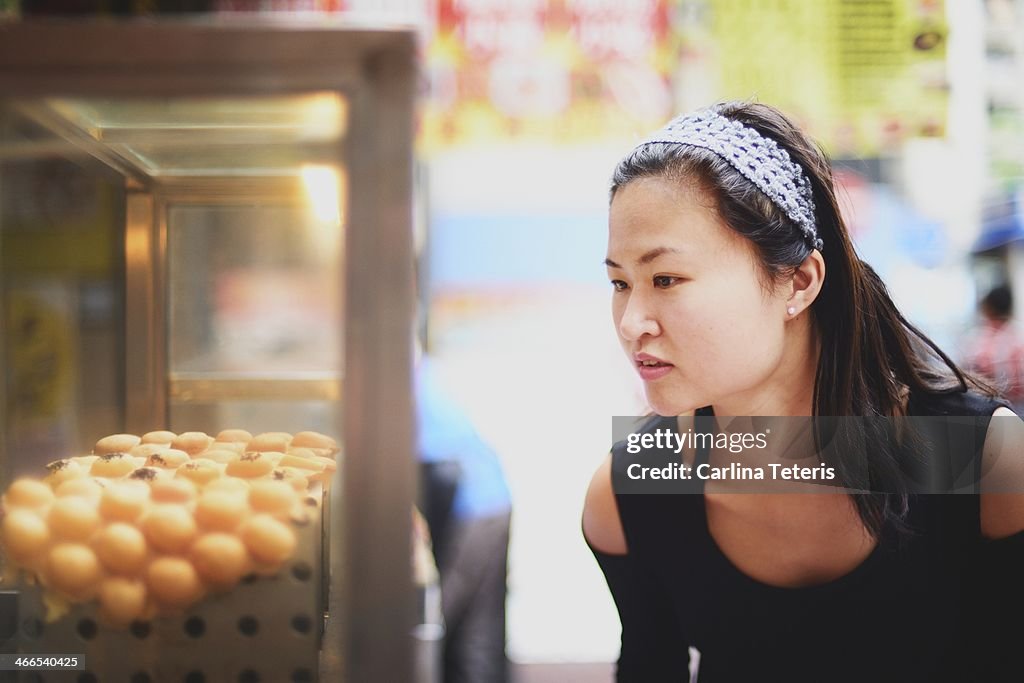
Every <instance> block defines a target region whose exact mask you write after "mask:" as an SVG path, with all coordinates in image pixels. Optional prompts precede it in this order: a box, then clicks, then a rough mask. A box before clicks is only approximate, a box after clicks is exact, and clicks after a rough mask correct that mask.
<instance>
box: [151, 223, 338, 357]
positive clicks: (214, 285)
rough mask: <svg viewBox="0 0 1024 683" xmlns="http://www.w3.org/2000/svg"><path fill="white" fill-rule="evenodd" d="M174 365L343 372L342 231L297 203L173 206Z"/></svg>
mask: <svg viewBox="0 0 1024 683" xmlns="http://www.w3.org/2000/svg"><path fill="white" fill-rule="evenodd" d="M167 249H168V263H169V266H168V267H169V283H170V292H169V294H170V300H169V302H170V330H172V334H171V337H170V370H171V373H172V375H174V374H175V373H197V372H201V373H209V372H221V373H237V374H242V375H258V376H275V375H276V376H280V375H281V373H288V372H304V371H325V370H326V371H339V370H340V353H339V349H340V347H341V324H342V323H341V302H340V296H339V288H340V273H339V268H340V263H341V255H340V249H341V229H340V227H339V226H338V224H337V223H335V222H333V221H329V220H328V221H324V220H321V219H319V218H317V216H316V215H314V213H313V212H312V211H310V210H309V209H308V208H307V207H304V206H301V205H297V206H276V207H274V206H270V207H267V206H259V207H249V206H173V207H171V209H170V210H169V212H168V247H167Z"/></svg>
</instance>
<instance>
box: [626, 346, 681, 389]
mask: <svg viewBox="0 0 1024 683" xmlns="http://www.w3.org/2000/svg"><path fill="white" fill-rule="evenodd" d="M633 362H634V363H635V364H636V369H637V372H639V373H640V377H642V378H643V379H644V381H648V382H649V381H651V380H656V379H660V378H662V377H664V376H665V375H667V374H668V373H670V372H672V368H673V367H675V366H674V365H672V364H671V363H666V362H665V361H663V360H661V359H660V358H656V357H655V356H651V355H649V354H646V353H637V354H635V355H634V356H633Z"/></svg>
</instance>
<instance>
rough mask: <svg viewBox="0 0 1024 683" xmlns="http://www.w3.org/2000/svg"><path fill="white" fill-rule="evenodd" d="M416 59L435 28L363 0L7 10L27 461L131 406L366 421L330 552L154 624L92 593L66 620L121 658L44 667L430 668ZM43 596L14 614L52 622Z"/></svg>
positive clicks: (17, 402) (22, 446) (21, 635)
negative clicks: (148, 629) (350, 18)
mask: <svg viewBox="0 0 1024 683" xmlns="http://www.w3.org/2000/svg"><path fill="white" fill-rule="evenodd" d="M414 59H415V54H414V40H413V35H412V33H411V32H410V31H406V30H402V29H398V28H393V29H372V28H366V27H354V26H351V25H346V24H344V23H338V22H337V21H335V20H330V21H324V20H317V21H316V22H315V23H309V22H306V21H300V20H294V19H293V20H288V21H285V22H282V21H281V20H274V21H268V20H253V19H242V20H239V19H237V18H235V19H234V20H232V21H228V22H225V21H224V20H215V19H203V20H196V19H189V20H179V21H159V22H147V23H117V22H109V21H107V22H98V21H97V22H57V23H30V22H26V23H9V24H2V23H0V264H2V278H0V320H2V321H3V326H4V328H3V330H4V331H3V335H2V337H0V357H2V358H3V372H4V381H3V382H2V383H0V400H2V405H3V407H4V408H3V420H4V422H3V435H2V437H0V488H6V486H7V484H8V483H9V482H11V481H13V480H14V479H16V478H18V477H21V476H31V475H32V474H33V473H36V474H38V473H39V472H40V471H43V468H44V466H45V465H46V464H47V463H49V462H51V461H54V460H59V459H61V458H67V457H69V456H71V455H80V454H85V453H89V452H90V450H91V449H92V448H93V444H94V443H96V441H97V439H99V438H100V437H103V436H104V435H108V434H116V433H129V434H144V433H146V432H151V431H153V430H170V431H172V432H177V433H182V432H191V431H198V432H205V433H208V434H211V435H212V434H216V433H217V432H218V431H220V430H224V429H229V428H238V429H244V430H248V431H249V432H251V433H252V434H258V433H268V432H281V433H297V432H301V431H304V430H311V431H315V432H322V433H324V434H329V435H332V436H334V437H336V438H337V441H338V443H339V446H340V454H339V455H338V471H337V472H336V473H335V478H334V481H333V485H332V486H330V487H329V488H326V489H325V490H326V491H327V493H325V497H324V500H323V507H322V508H321V510H322V513H321V515H320V519H319V520H318V522H317V524H315V525H313V527H312V528H313V531H308V530H307V531H305V532H301V533H300V539H299V554H300V557H302V556H303V555H302V554H303V553H305V556H304V562H305V563H306V565H307V566H309V567H310V568H312V569H313V570H314V572H313V573H314V574H315V576H314V580H312V581H307V580H306V579H303V578H302V577H301V576H300V574H303V573H305V572H304V571H303V572H299V571H298V570H294V569H293V571H292V574H294V575H295V577H298V580H299V584H296V583H295V581H292V583H287V584H285V583H276V584H275V583H273V582H271V581H269V580H268V581H255V582H252V583H251V585H248V584H247V585H244V586H242V585H240V586H239V588H238V590H237V591H236V592H235V593H233V594H231V595H227V596H221V597H220V598H219V599H220V600H221V602H220V603H217V604H218V605H219V606H218V607H217V610H212V608H211V607H209V605H207V606H206V607H201V606H200V607H197V608H195V609H196V610H201V609H206V610H207V611H206V612H201V611H195V612H186V613H184V614H181V615H178V617H177V618H178V619H179V622H175V625H174V626H167V625H166V624H165V625H164V626H163V627H157V628H156V630H155V633H156V634H157V635H155V636H154V637H153V639H151V640H150V641H148V643H149V644H148V645H147V644H146V643H143V642H141V641H138V642H136V641H135V640H132V638H133V635H132V634H131V633H115V634H111V635H110V638H109V639H107V640H106V641H105V642H104V638H102V637H97V636H96V633H95V632H94V631H93V630H92V627H90V628H87V629H86V630H87V631H88V632H89V633H91V634H92V636H91V637H86V635H87V634H83V630H82V626H81V624H82V623H83V622H82V621H80V622H79V623H78V628H77V635H76V634H75V633H74V632H73V631H74V629H73V628H72V629H71V630H70V631H68V635H67V637H68V638H70V640H67V641H64V642H67V643H69V646H71V645H74V644H76V643H77V644H79V645H80V652H82V653H85V654H86V667H87V669H88V667H89V666H92V667H94V669H89V671H88V675H91V676H93V678H88V677H84V678H83V676H86V674H83V673H81V672H79V673H78V674H67V675H69V676H71V677H69V678H47V677H45V676H46V674H42V676H43V677H40V678H39V679H38V680H46V681H49V680H75V681H87V680H102V681H107V680H115V679H116V680H121V678H122V677H123V678H124V680H126V681H127V680H131V681H133V683H134V682H136V681H143V680H187V681H190V682H192V681H201V680H205V681H210V682H212V681H221V680H225V681H228V680H230V681H234V680H239V681H243V680H245V681H256V680H264V681H283V680H296V681H299V680H331V681H340V680H343V681H368V680H389V681H406V680H424V675H425V674H424V673H423V672H422V671H414V662H419V663H418V664H416V665H415V666H417V667H419V668H420V669H422V668H423V667H424V664H423V662H424V661H426V660H424V658H423V656H422V651H420V650H417V647H416V645H415V642H414V640H415V638H414V635H413V634H414V633H423V632H424V631H423V629H422V628H420V629H417V628H416V627H417V626H418V625H421V622H422V621H423V618H422V617H423V614H422V613H423V610H422V604H421V602H422V592H420V593H417V590H416V586H415V585H414V579H413V569H412V558H411V552H410V541H409V539H410V538H411V537H412V533H413V525H412V522H411V519H410V510H411V508H412V504H413V500H414V489H415V474H414V473H415V466H414V458H413V445H412V444H413V424H412V397H411V391H410V386H411V363H412V358H411V353H412V349H411V340H412V337H413V335H412V327H413V321H414V316H413V267H412V264H413V253H412V249H413V247H412V226H411V222H412V199H411V195H412V129H413V119H412V101H413V91H414V63H415V62H414ZM295 566H296V567H297V566H298V565H295ZM285 579H288V577H287V576H286V577H285ZM283 580H284V579H282V581H283ZM421 583H422V581H421ZM300 584H301V585H300ZM296 586H297V587H296ZM421 588H422V586H421ZM0 590H5V591H7V592H8V595H11V594H13V593H16V592H17V588H16V587H14V586H12V585H10V582H9V581H8V583H7V584H0ZM306 603H308V604H309V605H310V607H309V609H308V610H307V611H306V612H304V613H303V614H304V617H303V618H304V619H305V621H301V623H300V626H302V628H300V627H299V626H296V625H295V624H296V623H299V622H296V621H295V619H296V618H292V617H290V616H289V618H291V619H292V621H291V627H290V628H289V627H288V626H287V625H286V626H284V627H281V628H275V627H274V626H272V625H270V624H271V621H272V619H273V615H274V614H275V613H276V612H277V611H279V610H280V613H281V614H287V615H291V614H292V613H294V611H295V608H294V606H295V605H299V604H306ZM7 604H11V603H7ZM20 604H21V610H22V612H21V614H20V616H19V617H18V619H17V623H14V624H12V625H11V626H10V628H11V629H13V631H14V634H13V636H12V638H11V640H10V642H16V641H18V640H19V639H26V638H27V639H28V640H32V638H33V634H31V633H28V634H26V632H25V629H26V628H27V629H28V631H32V630H33V629H36V630H38V629H39V628H44V627H42V626H41V624H40V623H39V622H38V621H37V620H35V618H34V617H33V618H32V619H28V618H26V610H29V611H31V608H30V607H26V603H25V602H24V601H22V603H20ZM211 610H212V611H211ZM238 610H241V612H245V613H246V614H247V615H249V613H253V614H251V615H249V616H250V617H253V618H262V619H264V620H265V621H264V622H262V623H265V624H267V626H264V628H263V630H262V636H261V637H263V638H264V640H263V641H260V642H257V641H258V640H259V639H258V638H256V637H255V635H254V634H253V633H244V629H242V627H241V626H240V625H239V624H241V623H242V622H241V621H238V619H240V618H241V616H240V615H241V612H239V613H238V614H236V611H238ZM256 611H258V612H259V615H264V616H262V617H260V616H259V615H256V614H255V612H256ZM310 611H312V612H313V613H314V614H313V615H310V614H309V612H310ZM320 612H322V613H323V616H324V620H323V624H324V625H323V628H322V629H321V628H317V627H314V625H316V624H319V618H318V617H319V614H320ZM215 613H216V614H221V615H224V614H228V615H229V617H230V618H226V619H221V620H222V621H225V623H226V624H227V625H226V626H223V628H222V629H221V630H218V628H220V627H215V624H214V622H216V621H217V619H218V617H216V616H214V614H215ZM190 615H191V617H190ZM197 615H199V616H201V617H202V618H203V619H205V620H206V621H204V622H203V624H204V627H203V629H202V630H204V631H205V634H201V635H202V636H203V637H202V638H200V637H199V636H196V635H195V633H193V632H189V631H188V626H187V624H188V623H189V619H190V618H191V619H193V621H192V622H191V623H192V624H193V629H192V630H193V631H195V630H196V629H195V628H194V626H195V623H196V622H195V621H194V620H195V619H196V618H199V617H197ZM310 616H312V617H313V618H312V620H311V622H312V625H311V623H310V619H309V618H310ZM0 621H2V620H0ZM85 621H88V620H87V619H86V620H85ZM257 621H258V619H257ZM182 624H184V626H182ZM179 626H181V627H182V628H184V629H185V635H184V636H183V635H182V633H181V632H180V631H178V630H176V629H178V627H179ZM0 628H2V625H0ZM69 628H70V627H69ZM161 628H163V630H160V629H161ZM224 629H226V630H224ZM239 630H242V631H243V634H242V636H239V635H238V633H237V631H239ZM250 630H251V629H250ZM228 631H231V633H230V634H228V635H225V634H227V632H228ZM99 635H100V636H104V635H105V634H104V632H103V631H102V624H100V634H99ZM76 637H77V638H78V639H79V640H77V641H76V640H74V638H76ZM134 637H136V638H138V636H137V635H136V636H134ZM0 640H3V638H2V634H0ZM39 640H40V639H39V635H38V633H36V634H35V641H36V642H37V643H38V641H39ZM26 642H27V641H26ZM132 647H135V648H136V649H139V650H140V651H145V652H147V654H145V657H143V658H142V659H139V660H138V661H139V662H141V663H137V665H136V664H133V665H132V666H133V667H134V668H132V667H128V666H127V665H118V666H115V665H114V664H113V663H112V662H113V660H115V659H117V656H116V652H124V651H125V650H126V649H130V648H132ZM104 648H106V649H104ZM176 648H177V649H176ZM30 651H35V650H30ZM292 651H294V653H295V655H294V658H295V662H297V663H288V662H286V661H285V660H288V658H289V657H290V656H291V652H292ZM190 652H191V653H192V654H189V653H190ZM181 653H185V654H181ZM172 654H173V655H174V657H178V658H179V659H180V658H184V659H188V658H189V657H192V659H193V660H194V661H188V662H184V663H182V662H178V663H176V664H168V663H166V662H164V660H166V659H168V658H169V657H170V656H171V655H172ZM90 655H91V658H92V663H91V664H90V661H89V659H90ZM140 656H141V655H140ZM121 658H122V659H123V658H124V657H123V656H122V657H121ZM129 659H130V657H129ZM428 659H429V658H428ZM122 664H123V663H122ZM104 667H106V668H104ZM147 667H148V668H147ZM204 667H206V668H205V669H204ZM275 667H276V668H275ZM115 670H116V673H115ZM189 676H192V678H189ZM197 676H198V677H197Z"/></svg>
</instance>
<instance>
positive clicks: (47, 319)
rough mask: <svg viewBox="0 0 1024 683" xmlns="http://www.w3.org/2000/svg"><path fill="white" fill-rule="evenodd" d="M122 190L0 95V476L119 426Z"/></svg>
mask: <svg viewBox="0 0 1024 683" xmlns="http://www.w3.org/2000/svg"><path fill="white" fill-rule="evenodd" d="M124 195H125V193H124V183H123V180H122V179H121V178H120V177H119V176H116V175H115V174H113V173H111V172H110V171H109V169H107V168H106V167H104V166H102V165H101V164H99V163H98V162H96V161H94V160H93V159H91V158H90V157H88V156H86V155H85V154H83V153H81V152H77V151H76V150H75V149H74V148H73V147H71V146H70V145H67V144H65V143H64V142H63V141H61V140H60V139H59V138H57V137H56V136H54V135H53V134H51V133H49V132H47V131H46V130H44V129H43V128H42V127H40V126H38V125H36V124H35V123H33V122H31V121H29V120H28V119H27V118H26V117H24V116H22V115H21V114H20V112H19V111H17V110H16V109H15V108H14V107H12V106H10V103H7V102H0V311H2V315H0V324H2V326H3V330H2V336H0V359H2V363H3V366H2V382H3V385H2V388H0V396H2V397H3V415H2V421H0V429H2V435H0V440H2V442H0V481H2V480H3V475H4V474H6V475H8V476H18V475H19V474H36V475H37V474H38V473H39V471H40V468H41V467H42V465H44V464H45V463H47V462H49V461H51V460H54V459H57V458H61V457H65V456H67V455H68V454H71V453H76V452H77V453H81V452H87V451H88V450H89V449H90V448H91V446H92V444H93V443H94V442H95V441H96V439H98V438H99V437H101V436H103V435H105V434H111V433H115V432H118V431H120V427H121V424H122V422H123V419H124V364H123V358H124V346H123V343H124V276H123V249H124V247H123V243H124V234H123V227H124V215H123V211H124ZM4 455H5V456H6V463H5V462H3V461H4V457H3V456H4Z"/></svg>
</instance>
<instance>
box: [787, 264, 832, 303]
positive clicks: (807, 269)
mask: <svg viewBox="0 0 1024 683" xmlns="http://www.w3.org/2000/svg"><path fill="white" fill-rule="evenodd" d="M824 283H825V259H823V258H822V257H821V252H820V251H818V250H817V249H815V250H813V251H812V252H811V253H810V254H808V255H807V258H805V259H804V261H803V263H801V264H800V265H799V266H797V267H796V270H794V271H793V275H792V277H791V278H790V282H789V291H788V292H787V294H788V298H787V299H786V312H787V313H789V315H790V317H795V316H797V315H800V314H801V313H803V312H804V311H805V310H807V309H808V308H810V307H811V304H812V303H814V300H815V299H817V298H818V292H820V291H821V287H822V285H823V284H824Z"/></svg>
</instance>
